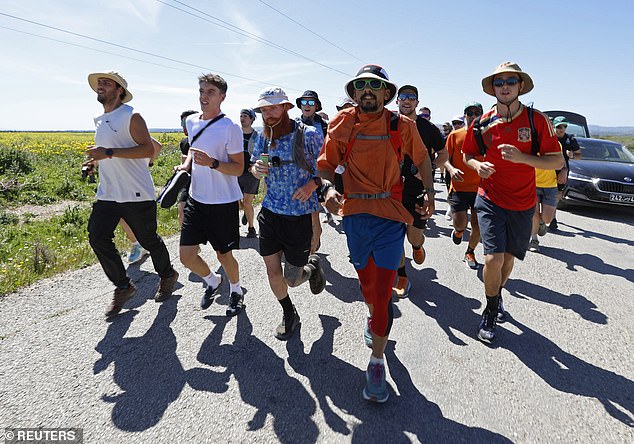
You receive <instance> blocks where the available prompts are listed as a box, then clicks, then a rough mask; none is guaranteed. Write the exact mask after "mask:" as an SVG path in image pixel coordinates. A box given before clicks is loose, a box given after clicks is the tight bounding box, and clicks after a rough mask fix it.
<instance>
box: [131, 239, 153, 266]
mask: <svg viewBox="0 0 634 444" xmlns="http://www.w3.org/2000/svg"><path fill="white" fill-rule="evenodd" d="M147 254H150V252H149V251H147V250H146V249H145V248H143V247H142V246H141V245H140V244H139V243H138V242H137V243H134V244H132V248H130V254H128V263H129V264H134V263H135V262H139V261H140V260H141V259H143V257H144V256H145V255H147Z"/></svg>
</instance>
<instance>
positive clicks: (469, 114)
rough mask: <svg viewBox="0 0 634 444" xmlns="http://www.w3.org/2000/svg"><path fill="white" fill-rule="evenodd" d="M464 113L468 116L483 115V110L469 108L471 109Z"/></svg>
mask: <svg viewBox="0 0 634 444" xmlns="http://www.w3.org/2000/svg"><path fill="white" fill-rule="evenodd" d="M464 114H465V116H467V117H473V116H476V117H478V116H481V115H482V111H479V110H478V111H471V110H469V111H467V112H466V113H464Z"/></svg>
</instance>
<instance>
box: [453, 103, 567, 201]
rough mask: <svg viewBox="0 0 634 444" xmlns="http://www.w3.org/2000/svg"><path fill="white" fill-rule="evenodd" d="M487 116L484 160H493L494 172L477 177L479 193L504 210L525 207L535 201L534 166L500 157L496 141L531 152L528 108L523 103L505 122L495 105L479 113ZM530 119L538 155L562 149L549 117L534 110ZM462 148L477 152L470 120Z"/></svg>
mask: <svg viewBox="0 0 634 444" xmlns="http://www.w3.org/2000/svg"><path fill="white" fill-rule="evenodd" d="M489 119H490V121H489V123H488V124H487V125H486V126H483V127H482V137H483V139H484V143H485V145H486V146H487V150H486V155H485V156H484V161H486V162H490V163H492V164H493V166H494V168H495V173H493V174H491V176H489V177H488V178H487V179H481V180H480V187H479V188H478V194H480V195H481V196H483V197H486V198H487V199H489V200H490V201H491V202H493V203H494V204H496V205H497V206H499V207H502V208H505V209H507V210H513V211H524V210H528V209H529V208H532V207H534V206H535V204H536V203H537V195H536V191H535V168H533V167H532V166H530V165H526V164H524V163H513V162H511V161H508V160H504V159H502V154H501V152H500V150H499V148H498V146H499V145H501V144H505V143H506V144H509V145H514V146H515V147H517V149H519V150H520V151H521V152H523V153H527V154H531V129H530V123H529V121H528V111H527V110H526V107H525V106H523V105H522V106H521V107H520V109H519V110H518V112H517V113H516V114H515V115H514V116H512V118H511V121H510V122H508V121H507V120H508V119H507V118H506V117H501V116H500V115H499V114H498V113H497V108H494V109H492V110H491V111H489V112H487V113H485V114H484V115H483V116H482V117H481V121H482V122H486V121H487V120H489ZM533 122H534V125H535V130H537V134H538V136H539V153H540V155H542V156H544V155H546V154H548V153H559V152H561V145H560V144H559V140H557V136H556V135H555V130H554V129H553V127H552V125H551V123H550V120H549V119H548V117H547V116H546V115H544V114H542V113H541V112H539V111H537V110H535V112H534V113H533ZM462 152H463V153H465V154H470V155H473V156H479V155H480V148H479V147H478V143H477V142H476V139H475V136H474V135H473V124H472V125H471V126H470V127H469V131H467V135H466V137H465V141H464V144H463V145H462Z"/></svg>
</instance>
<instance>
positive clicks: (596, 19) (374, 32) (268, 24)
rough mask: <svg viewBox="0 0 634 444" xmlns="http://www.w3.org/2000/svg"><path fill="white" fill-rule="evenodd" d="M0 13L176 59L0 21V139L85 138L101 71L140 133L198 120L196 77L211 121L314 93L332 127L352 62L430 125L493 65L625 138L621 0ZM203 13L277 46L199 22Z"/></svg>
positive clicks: (17, 4)
mask: <svg viewBox="0 0 634 444" xmlns="http://www.w3.org/2000/svg"><path fill="white" fill-rule="evenodd" d="M179 1H180V0H179ZM267 4H268V5H270V6H272V7H274V8H276V9H278V10H279V11H281V12H282V13H283V14H286V15H287V16H289V17H291V18H292V19H294V20H296V21H297V22H300V23H301V24H302V25H304V26H305V27H306V28H309V29H310V31H313V32H314V33H317V34H319V35H320V36H322V37H324V38H325V39H327V40H328V41H330V42H332V43H334V44H335V45H336V46H333V45H332V44H330V43H327V42H326V41H324V40H322V39H321V38H320V37H318V36H316V35H314V34H312V33H311V32H310V31H308V30H306V29H304V28H302V27H301V26H299V25H298V24H296V23H293V21H291V20H289V19H288V18H287V17H284V16H283V15H282V14H280V13H279V12H276V11H275V10H273V9H271V8H270V7H269V6H267ZM449 4H451V7H449V6H448V5H449ZM168 5H172V6H175V7H178V8H180V9H182V10H186V11H189V12H190V13H191V14H194V15H196V16H200V17H203V18H205V19H207V20H209V21H205V20H203V19H201V18H198V17H195V16H194V15H191V14H187V13H184V12H182V11H179V10H177V9H174V8H173V7H170V6H168ZM189 6H191V7H194V8H196V9H198V10H199V11H198V12H197V11H194V10H192V9H191V8H189ZM0 13H2V14H10V15H13V16H16V17H20V18H22V19H27V20H30V21H34V22H38V23H41V24H44V25H48V26H52V27H56V28H60V29H64V30H67V31H71V32H74V33H78V34H83V35H85V36H88V37H91V38H94V39H100V40H104V41H108V42H112V43H115V44H118V45H124V46H128V47H130V48H134V49H137V50H140V51H145V52H147V53H152V54H155V55H160V56H163V57H166V58H170V59H174V60H175V61H169V60H165V59H159V58H157V57H153V56H151V55H149V54H141V53H138V52H133V51H130V50H126V49H122V48H120V47H114V46H110V45H107V44H105V43H100V42H97V41H94V40H89V39H86V38H81V37H78V36H73V35H69V34H65V33H62V32H60V31H56V30H53V29H50V28H44V27H42V26H38V25H35V24H32V23H26V22H24V21H22V20H17V19H15V18H10V17H7V16H6V15H0V47H1V48H2V56H1V57H0V60H1V61H0V70H1V72H2V82H1V86H0V91H1V93H2V102H3V103H2V106H1V107H0V129H2V130H30V129H32V130H46V129H51V130H63V129H92V128H93V122H92V117H93V116H94V115H97V114H99V113H100V112H101V110H102V108H101V106H100V104H99V103H98V102H97V101H96V95H95V94H94V93H93V92H92V90H91V89H90V87H89V86H88V83H87V80H86V77H87V75H88V73H90V72H95V71H102V70H116V71H119V72H120V73H121V74H123V76H124V77H125V78H126V79H127V81H128V83H129V87H130V90H131V92H132V93H133V94H134V96H135V97H134V99H133V100H132V102H130V104H131V105H133V106H134V107H135V109H136V110H137V111H139V112H140V113H141V114H142V115H143V116H144V118H145V119H146V121H147V123H148V125H149V126H150V127H168V128H175V127H178V124H179V115H180V112H181V111H183V110H186V109H190V108H191V109H198V98H197V88H198V84H197V76H198V75H200V74H201V73H203V72H215V73H220V74H221V75H222V76H223V77H224V78H225V79H226V80H227V82H228V84H229V91H228V94H227V99H226V101H225V102H224V104H223V111H224V112H225V113H226V114H228V115H229V117H231V118H233V119H234V121H236V122H237V121H238V114H239V111H240V109H241V108H243V107H250V106H253V105H254V104H255V102H256V99H257V96H258V92H259V91H260V90H261V89H263V88H265V87H267V86H271V85H277V86H282V87H283V88H284V89H285V90H286V92H287V93H288V95H289V96H290V98H291V99H293V100H294V99H295V98H296V97H298V96H299V95H300V94H301V93H302V91H304V90H306V89H313V90H316V91H317V92H318V93H319V96H320V98H321V99H322V102H323V104H324V110H325V111H326V112H327V113H328V114H330V115H333V114H334V113H335V104H336V103H337V102H338V101H339V100H340V99H341V98H342V97H344V95H345V94H344V89H343V86H344V84H345V82H346V81H347V80H349V79H350V78H351V77H352V76H353V75H354V74H355V73H356V71H357V69H358V68H359V67H360V66H362V65H363V64H365V63H376V64H380V65H382V66H383V67H384V68H385V69H386V70H387V72H388V74H389V75H390V78H391V80H392V81H394V82H395V83H396V84H398V85H402V84H405V83H409V84H414V85H416V86H417V87H418V88H419V91H420V102H421V105H427V106H429V107H430V108H431V109H432V120H433V121H434V122H436V123H440V122H443V121H445V120H448V119H450V117H451V116H453V115H456V114H460V113H461V112H462V109H463V106H464V104H465V103H467V102H469V101H472V100H477V101H480V102H482V104H483V105H484V106H485V108H486V107H488V106H489V105H491V104H492V103H493V102H492V98H490V97H489V96H487V95H485V94H484V93H483V92H482V89H481V86H480V81H481V79H482V77H484V76H486V75H488V74H489V73H491V72H492V70H493V68H494V67H495V66H496V65H498V64H499V63H501V62H503V61H506V60H512V61H516V62H517V63H518V64H519V65H520V66H521V67H522V69H523V70H525V71H526V72H528V73H529V74H530V75H531V76H532V78H533V80H534V82H535V89H534V90H533V91H532V92H531V93H529V94H527V95H526V96H523V97H522V100H523V102H525V103H529V102H534V103H535V107H536V108H538V109H542V110H548V109H564V110H571V111H576V112H579V113H581V114H584V115H586V116H587V118H588V121H589V123H590V124H596V125H603V126H634V118H632V115H633V113H632V111H631V109H632V106H633V104H634V87H633V86H632V73H633V72H634V69H633V68H634V57H633V55H634V51H633V49H634V27H633V26H632V18H633V17H634V2H633V1H631V0H627V1H626V0H623V1H601V2H594V1H593V2H586V1H552V0H551V1H541V0H535V1H530V2H528V1H526V2H512V1H508V0H506V1H480V2H475V1H468V2H467V1H464V2H463V1H453V2H451V3H449V2H440V1H437V2H436V1H434V2H431V1H423V0H416V1H413V0H412V1H398V0H396V1H389V2H386V1H374V0H369V1H364V2H358V1H342V0H338V1H330V0H322V1H311V2H305V1H299V0H287V1H282V0H266V4H265V3H263V2H261V1H259V0H214V1H210V0H207V1H202V0H182V1H180V3H177V2H175V1H174V0H164V1H157V0H109V1H103V2H89V1H85V0H65V1H61V0H33V1H23V0H0ZM206 14H208V15H206ZM209 15H211V16H214V17H216V18H218V19H221V20H223V21H225V22H226V23H228V24H231V25H234V26H237V27H239V28H241V29H243V30H245V31H248V32H250V33H252V34H255V35H257V36H259V37H261V38H263V39H266V40H268V41H270V42H272V43H274V44H277V45H279V46H281V47H283V48H284V50H279V49H275V48H273V47H271V46H269V45H266V44H264V43H261V42H257V41H255V40H252V39H250V38H248V37H245V36H243V35H239V34H236V33H234V32H231V31H229V30H227V29H223V28H221V27H219V26H217V25H215V24H212V23H210V21H212V18H210V17H209ZM6 28H12V29H13V30H9V29H6ZM15 30H18V31H21V32H16V31H15ZM25 33H31V34H37V35H39V36H44V37H46V38H48V39H57V40H61V41H64V42H68V43H72V44H73V45H79V46H72V45H69V44H64V43H60V42H57V41H52V40H46V39H43V38H41V37H36V36H33V35H29V34H25ZM337 46H338V47H339V48H338V47H337ZM87 48H93V49H94V50H91V49H87ZM95 50H97V51H95ZM288 51H291V52H295V53H298V54H301V55H303V56H304V57H305V58H302V57H300V56H298V55H294V54H290V53H289V52H288ZM307 58H308V59H311V60H307ZM133 59H134V60H133ZM188 64H189V65H188ZM191 65H195V66H191ZM322 65H325V66H322ZM337 71H341V72H337ZM240 77H243V78H240ZM390 107H391V108H392V109H395V105H394V104H393V103H392V104H391V105H390ZM291 113H292V114H293V115H295V114H297V111H296V109H295V110H293V111H292V112H291ZM260 124H261V120H260V119H258V120H257V121H256V125H260Z"/></svg>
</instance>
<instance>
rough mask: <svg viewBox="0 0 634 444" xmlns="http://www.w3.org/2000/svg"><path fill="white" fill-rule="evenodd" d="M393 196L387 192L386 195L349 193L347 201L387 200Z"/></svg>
mask: <svg viewBox="0 0 634 444" xmlns="http://www.w3.org/2000/svg"><path fill="white" fill-rule="evenodd" d="M391 195H392V193H391V192H389V191H386V192H384V193H377V194H364V193H347V194H346V198H347V199H387V198H388V197H390V196H391Z"/></svg>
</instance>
